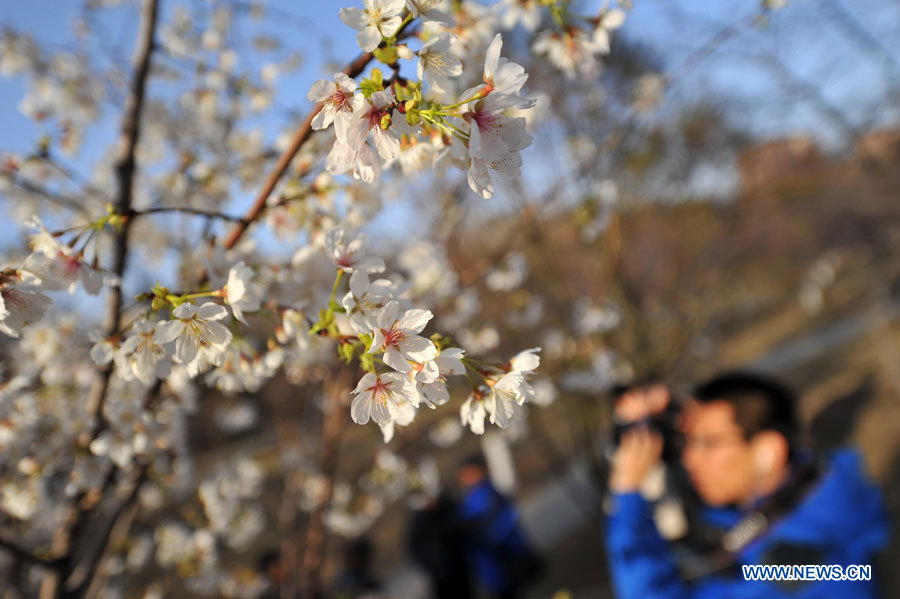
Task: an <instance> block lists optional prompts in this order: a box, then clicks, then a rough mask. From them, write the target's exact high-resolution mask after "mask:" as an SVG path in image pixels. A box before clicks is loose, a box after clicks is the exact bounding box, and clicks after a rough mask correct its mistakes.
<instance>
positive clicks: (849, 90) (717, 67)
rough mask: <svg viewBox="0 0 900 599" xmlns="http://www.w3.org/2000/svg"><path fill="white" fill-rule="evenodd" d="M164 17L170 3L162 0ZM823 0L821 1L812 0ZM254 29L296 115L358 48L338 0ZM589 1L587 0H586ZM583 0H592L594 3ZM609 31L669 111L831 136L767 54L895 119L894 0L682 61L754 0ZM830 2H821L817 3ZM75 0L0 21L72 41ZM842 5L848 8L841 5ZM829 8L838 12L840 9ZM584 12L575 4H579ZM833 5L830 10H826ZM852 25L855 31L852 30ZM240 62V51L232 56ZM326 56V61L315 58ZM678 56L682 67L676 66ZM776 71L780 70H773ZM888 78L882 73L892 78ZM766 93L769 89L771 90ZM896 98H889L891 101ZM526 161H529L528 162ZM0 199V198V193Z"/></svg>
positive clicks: (277, 126)
mask: <svg viewBox="0 0 900 599" xmlns="http://www.w3.org/2000/svg"><path fill="white" fill-rule="evenodd" d="M162 1H163V7H164V20H165V15H166V14H169V13H170V12H171V11H172V10H173V8H174V6H176V4H178V3H176V2H173V1H172V0H162ZM823 1H824V2H826V4H822V2H823ZM829 3H830V4H829ZM187 4H188V5H190V6H214V3H209V2H202V1H201V0H192V2H188V3H187ZM267 4H268V5H269V6H271V7H272V8H271V10H270V11H269V12H268V16H267V17H266V18H265V20H264V21H263V25H264V27H263V29H271V30H273V31H274V32H275V33H277V34H279V35H281V37H282V38H283V40H284V41H286V42H288V43H291V44H294V45H296V48H297V49H298V50H301V51H302V52H303V54H304V65H303V67H302V68H301V69H299V70H298V71H296V72H294V73H291V74H289V75H286V76H284V77H282V78H280V79H279V84H278V90H279V92H278V96H277V100H276V102H277V104H278V105H279V106H282V107H289V108H291V109H294V110H296V111H297V112H298V113H303V112H304V111H305V110H306V109H307V108H308V106H309V103H308V101H307V100H306V92H307V90H308V89H309V85H310V83H311V82H313V81H314V80H316V79H319V78H321V77H323V76H325V75H327V74H328V73H331V72H332V71H333V69H334V66H337V65H339V64H342V63H344V62H345V61H346V60H347V59H348V58H351V57H353V56H355V55H356V54H357V52H358V48H357V47H356V43H355V31H353V30H352V29H350V28H349V27H346V26H345V25H344V24H343V23H341V21H340V20H339V19H338V16H337V13H338V10H339V8H340V7H341V6H343V5H344V3H343V2H311V1H304V2H296V1H293V2H292V1H289V0H279V1H271V2H268V3H267ZM589 4H590V3H589ZM593 4H595V5H597V4H600V2H599V1H597V2H593ZM634 4H635V8H634V10H633V11H632V12H631V14H630V15H629V17H628V20H627V21H626V24H625V26H624V28H623V29H622V31H621V35H623V36H625V37H627V38H629V39H630V40H632V41H634V42H636V43H639V44H641V45H643V46H645V47H647V48H649V49H650V50H651V52H652V53H653V54H654V55H656V56H658V57H659V59H660V61H661V62H662V64H663V65H664V67H665V69H666V70H667V71H669V72H672V71H675V72H679V73H683V76H682V77H680V78H679V79H678V81H677V83H676V85H675V86H674V87H673V88H672V89H671V90H670V92H669V94H668V96H667V100H666V105H665V106H667V107H668V108H665V107H664V109H663V111H662V113H663V114H665V113H666V111H667V110H673V109H674V108H675V107H677V106H680V105H682V104H683V103H690V102H693V101H696V100H698V99H712V100H713V101H718V102H719V103H720V104H723V105H725V106H730V107H731V111H732V113H733V114H734V115H736V117H735V118H737V120H738V121H739V124H741V125H743V126H746V127H747V128H748V129H750V130H752V131H755V132H757V133H758V134H760V135H762V136H777V135H784V134H793V133H795V132H798V131H801V132H802V131H806V132H811V133H813V134H815V135H818V136H820V137H821V138H822V139H823V140H824V141H826V142H827V141H829V140H832V141H833V138H834V125H833V123H830V122H829V120H828V118H827V117H826V116H825V115H823V113H822V110H821V106H820V105H816V103H810V102H808V101H807V102H804V101H797V100H796V99H791V97H790V95H789V94H788V95H785V94H783V93H782V92H783V89H782V88H783V87H784V81H779V80H778V79H777V77H775V76H773V74H772V72H771V69H768V68H766V67H765V66H761V65H765V64H766V63H767V61H772V60H777V61H779V62H780V63H782V64H783V67H784V69H785V70H786V71H787V72H788V73H790V75H789V76H791V77H794V78H795V79H794V80H792V82H793V84H798V82H800V83H799V84H802V82H804V81H806V82H811V83H813V84H814V85H815V86H816V87H817V88H819V89H820V90H821V98H820V99H819V102H820V103H827V104H830V105H832V106H835V107H838V108H839V109H840V110H842V111H846V112H847V113H848V114H849V115H850V118H851V120H852V119H854V118H857V117H856V116H854V115H858V120H859V121H860V122H861V121H862V115H863V114H874V115H877V118H878V119H880V120H881V121H883V122H896V121H897V113H896V112H895V110H896V109H894V110H891V109H889V107H888V106H887V105H884V97H885V93H886V89H887V84H886V82H887V81H891V80H892V79H891V74H893V75H900V73H892V71H891V68H892V67H891V64H890V63H891V59H892V57H893V58H896V57H898V56H900V35H897V33H898V32H900V5H898V4H897V3H896V2H892V1H891V0H854V1H853V2H852V3H850V2H849V0H843V3H842V2H841V1H839V0H818V4H817V3H816V2H813V1H812V0H792V1H791V2H789V5H788V7H787V8H786V9H784V10H783V11H779V12H776V13H774V14H773V15H772V18H771V19H770V21H769V23H768V24H767V25H766V26H764V27H747V26H744V27H741V28H739V33H737V34H735V35H732V36H728V40H727V41H726V42H724V43H721V44H716V45H714V46H710V49H711V50H710V51H709V52H705V53H703V55H702V58H698V59H696V60H695V59H694V58H691V57H696V56H697V54H696V51H697V48H698V47H703V46H704V44H705V42H706V41H707V40H710V39H714V38H715V36H716V35H717V34H718V33H719V32H721V31H722V30H723V29H724V28H727V27H729V26H731V25H733V24H735V23H739V22H741V21H745V20H746V17H747V16H748V15H752V14H756V13H758V12H759V2H758V1H757V0H637V1H636V2H634ZM826 5H830V6H837V7H838V8H837V10H834V9H831V10H825V9H824V8H822V6H826ZM79 6H80V3H74V2H73V3H63V2H59V1H58V0H32V1H31V2H4V3H2V5H0V26H11V27H14V28H16V29H20V30H23V31H27V32H30V33H31V34H32V35H34V36H35V37H36V38H37V39H38V40H39V41H41V42H45V43H48V44H49V45H51V47H52V46H73V45H77V41H76V40H75V37H74V36H73V28H72V23H73V22H74V20H75V19H76V18H77V17H78V14H79ZM845 6H851V7H852V13H849V12H847V10H846V8H843V7H845ZM841 10H843V11H844V15H845V16H846V15H847V14H849V15H850V17H851V20H850V21H848V22H845V21H842V20H841V19H840V15H841V14H842V13H841ZM585 12H587V10H586V11H585ZM101 14H102V15H103V16H102V18H101V26H102V28H103V31H104V36H103V38H104V39H103V41H104V43H105V44H107V45H108V46H110V47H112V48H113V50H110V49H109V48H107V49H106V50H105V54H97V53H96V50H95V51H94V52H95V53H94V56H95V58H98V59H99V60H100V61H101V62H102V61H104V60H107V61H108V60H109V58H108V56H109V55H118V56H119V57H120V58H121V59H124V60H127V59H128V58H129V57H130V53H131V45H132V43H133V39H134V31H135V27H136V20H137V19H136V18H137V5H136V3H135V2H127V3H125V4H124V5H123V6H117V7H113V8H111V9H105V10H103V11H101ZM835 15H837V17H836V16H835ZM860 31H862V32H863V36H862V37H861V36H860ZM865 34H868V35H869V36H870V37H871V39H873V40H875V41H876V42H877V44H878V46H879V47H878V48H877V51H875V50H873V49H872V48H871V47H867V46H866V39H865ZM240 60H248V59H247V58H246V57H244V56H241V57H240ZM329 61H330V62H331V64H328V66H324V65H326V63H329ZM685 64H689V65H690V67H691V68H689V69H687V70H685V69H684V68H683V67H684V65H685ZM782 76H783V75H782ZM898 81H900V77H894V78H893V82H894V85H896V84H897V82H898ZM776 91H777V92H778V93H775V92H776ZM23 92H24V85H23V82H22V81H20V80H17V79H4V78H0V115H2V117H0V118H2V121H0V124H2V131H3V135H2V138H0V151H2V150H18V151H27V150H29V149H30V148H32V147H33V143H34V140H35V139H36V138H37V137H38V134H39V131H40V129H39V128H38V127H35V125H34V124H33V123H32V122H31V121H29V120H28V119H26V118H24V117H23V116H22V115H21V114H20V113H19V111H18V109H17V103H18V101H19V99H20V97H21V96H22V93H23ZM898 104H900V103H894V105H895V106H896V105H898ZM118 118H119V115H118V113H117V111H114V110H108V111H106V113H105V116H104V117H103V118H102V119H101V121H100V122H98V123H97V125H96V126H95V127H94V128H93V129H92V130H90V132H89V134H88V135H87V136H86V143H85V146H84V148H83V150H82V152H81V154H80V155H79V156H78V157H77V158H75V159H73V160H72V161H71V163H72V165H73V166H74V167H76V168H79V169H80V170H82V171H83V172H89V168H90V166H91V165H92V164H93V163H94V161H95V160H96V159H97V157H98V156H99V155H100V153H101V152H102V151H104V150H105V148H106V147H107V146H108V144H109V143H110V141H111V140H112V139H113V138H114V135H115V132H116V128H117V126H118ZM258 124H259V125H260V126H261V127H262V128H263V129H264V131H265V133H266V135H267V136H268V138H269V139H272V138H274V136H275V135H276V134H277V133H278V132H280V131H281V130H283V128H284V127H285V125H286V120H285V116H284V114H283V113H282V112H280V111H278V110H275V111H272V112H271V113H268V114H267V115H266V116H264V117H262V118H261V119H260V120H259V123H258ZM524 158H525V161H526V168H528V167H529V164H531V170H532V172H535V170H537V171H539V170H540V168H539V165H540V164H541V163H542V161H541V160H540V156H539V155H537V151H536V150H534V149H532V150H530V151H527V152H526V153H525V156H524ZM535 165H538V169H535V168H534V167H535ZM0 201H2V200H0ZM250 201H251V199H250V198H249V197H236V198H235V199H234V200H233V208H234V210H233V211H234V212H242V211H243V207H244V206H246V205H247V204H248V203H249V202H250ZM382 220H383V222H384V224H385V225H386V226H389V225H391V223H393V226H394V227H396V228H398V229H402V227H403V224H402V223H399V224H398V222H399V221H398V219H392V218H385V219H382ZM16 234H17V233H16V230H15V227H14V225H12V224H11V223H8V222H3V223H2V224H0V247H3V246H5V245H7V242H8V241H9V240H11V239H12V238H13V237H14V236H15V235H16Z"/></svg>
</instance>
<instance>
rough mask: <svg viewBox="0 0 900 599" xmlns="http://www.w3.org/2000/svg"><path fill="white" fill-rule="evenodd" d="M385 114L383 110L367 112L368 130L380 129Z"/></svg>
mask: <svg viewBox="0 0 900 599" xmlns="http://www.w3.org/2000/svg"><path fill="white" fill-rule="evenodd" d="M385 114H387V113H386V112H384V111H383V110H378V109H376V108H373V109H372V110H371V111H369V129H375V128H376V127H377V128H378V129H381V119H382V118H384V115H385Z"/></svg>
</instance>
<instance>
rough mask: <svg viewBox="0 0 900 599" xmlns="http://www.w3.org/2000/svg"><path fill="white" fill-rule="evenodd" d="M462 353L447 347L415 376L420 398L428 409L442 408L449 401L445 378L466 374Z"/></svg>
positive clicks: (457, 349)
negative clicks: (420, 394)
mask: <svg viewBox="0 0 900 599" xmlns="http://www.w3.org/2000/svg"><path fill="white" fill-rule="evenodd" d="M464 353H465V352H464V351H463V350H462V349H460V348H458V347H448V348H446V349H444V350H442V351H441V353H440V354H438V355H437V357H435V358H434V360H433V361H431V362H429V363H427V365H423V367H422V368H421V369H420V370H419V371H418V372H417V373H416V374H415V378H416V381H417V382H418V384H419V388H420V390H421V393H422V397H423V399H424V401H425V403H426V404H427V405H428V406H429V407H432V408H434V407H435V406H442V405H444V404H445V403H447V402H448V401H450V392H449V391H448V390H447V377H449V376H454V375H461V374H465V373H466V367H465V365H463V363H462V357H463V354H464ZM427 366H432V368H428V367H427Z"/></svg>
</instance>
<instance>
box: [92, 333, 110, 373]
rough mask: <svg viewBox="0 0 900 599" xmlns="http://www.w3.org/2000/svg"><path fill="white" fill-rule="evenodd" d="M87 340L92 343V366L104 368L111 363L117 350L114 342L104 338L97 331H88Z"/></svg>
mask: <svg viewBox="0 0 900 599" xmlns="http://www.w3.org/2000/svg"><path fill="white" fill-rule="evenodd" d="M88 339H90V340H91V341H93V342H94V347H92V348H91V360H93V361H94V364H96V365H97V366H104V365H106V364H109V363H110V362H112V361H113V358H115V356H116V349H117V345H116V342H115V340H113V339H109V338H107V337H105V336H104V335H103V333H101V332H99V331H89V332H88Z"/></svg>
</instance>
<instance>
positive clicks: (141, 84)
mask: <svg viewBox="0 0 900 599" xmlns="http://www.w3.org/2000/svg"><path fill="white" fill-rule="evenodd" d="M158 13H159V0H143V2H142V5H141V20H140V24H139V26H138V36H137V41H136V44H135V49H134V56H133V58H132V66H133V77H132V82H131V88H130V91H129V95H128V98H127V100H126V103H125V111H124V114H123V116H122V124H121V129H120V137H119V148H118V156H117V160H116V165H115V172H116V175H117V181H118V189H117V193H116V202H115V209H116V212H118V213H119V214H127V213H129V212H130V211H131V200H132V197H133V192H134V180H135V175H136V173H137V169H136V163H135V149H136V148H137V144H138V139H139V136H140V120H141V112H142V109H143V107H144V98H145V94H146V89H147V79H148V76H149V74H150V57H151V54H152V53H153V49H154V37H155V32H156V23H157V17H158ZM129 225H130V221H126V222H125V224H124V225H123V227H122V229H121V231H119V232H118V233H117V234H116V237H115V255H114V262H113V267H112V269H111V270H112V272H114V273H115V274H116V276H117V277H118V278H119V280H120V281H121V280H122V279H123V276H122V275H123V274H124V273H125V267H126V258H127V255H128V230H129ZM122 302H123V295H122V287H121V284H120V285H119V286H116V287H113V288H112V289H110V291H109V296H108V301H107V313H106V322H105V323H104V324H105V329H106V330H107V332H108V334H110V335H112V334H114V333H115V332H116V331H117V330H118V328H119V322H120V318H121V310H122ZM111 375H112V366H108V367H105V368H103V369H102V370H100V371H99V372H98V374H97V376H96V377H95V378H94V382H93V384H92V385H91V388H90V390H89V394H88V398H87V406H86V410H87V413H88V415H89V417H90V420H89V422H90V423H89V424H88V427H87V428H86V430H85V431H84V434H83V435H80V436H79V442H81V443H82V444H83V445H84V446H85V447H86V446H88V445H90V443H91V441H93V440H94V439H96V438H97V435H99V433H100V431H101V430H102V429H103V428H104V427H105V425H106V422H105V420H104V419H103V402H104V400H105V398H106V395H107V390H108V387H109V379H110V376H111ZM80 511H81V507H80V506H79V505H78V502H72V503H71V504H70V506H69V514H67V517H66V519H65V524H64V526H62V527H61V529H60V530H58V531H57V535H56V537H55V538H54V540H53V549H54V556H56V557H59V558H61V559H64V560H65V564H66V566H67V569H68V567H69V566H70V565H71V562H72V557H73V556H72V551H71V545H72V539H73V534H72V532H73V531H74V530H75V529H77V528H78V525H79V524H81V523H83V522H84V518H85V517H86V516H85V514H81V513H80ZM79 516H80V517H79ZM62 580H63V578H62V577H61V576H60V573H58V572H54V573H52V574H49V575H48V576H46V577H45V578H44V580H43V581H42V586H41V598H42V599H46V598H55V597H59V596H60V594H61V593H63V592H64V590H63V589H62V584H61V583H62Z"/></svg>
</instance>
